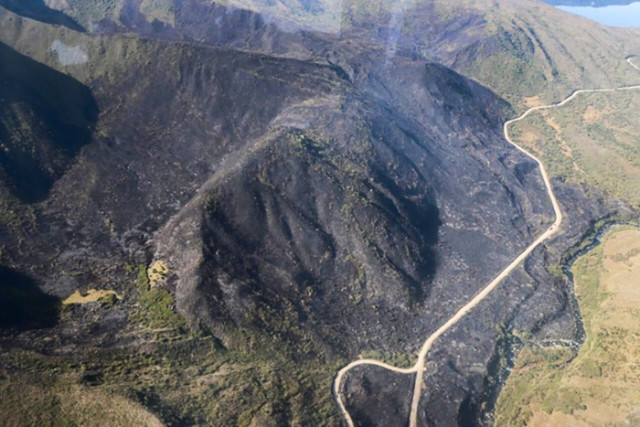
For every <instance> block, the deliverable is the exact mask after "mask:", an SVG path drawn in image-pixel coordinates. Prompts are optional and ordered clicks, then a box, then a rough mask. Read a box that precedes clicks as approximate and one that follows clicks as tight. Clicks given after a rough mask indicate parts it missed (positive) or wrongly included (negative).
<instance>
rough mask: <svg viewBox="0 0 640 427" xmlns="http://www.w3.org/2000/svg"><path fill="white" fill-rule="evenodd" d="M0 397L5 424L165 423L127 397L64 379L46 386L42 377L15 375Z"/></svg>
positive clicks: (1, 389)
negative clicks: (37, 378)
mask: <svg viewBox="0 0 640 427" xmlns="http://www.w3.org/2000/svg"><path fill="white" fill-rule="evenodd" d="M34 383H40V384H39V385H34ZM0 396H2V398H1V399H0V408H2V411H1V417H0V418H2V422H3V425H15V426H19V425H34V426H36V425H65V426H67V425H82V426H99V425H105V426H106V425H108V426H114V427H117V426H123V427H125V426H134V425H135V426H161V425H163V424H162V423H161V422H160V420H159V419H158V418H157V417H155V416H154V415H153V414H151V413H149V412H148V411H146V410H145V409H144V408H143V407H142V406H140V405H138V404H136V403H134V402H131V401H129V400H127V399H125V398H123V397H120V396H115V395H112V394H109V393H105V392H101V391H97V390H94V389H91V388H88V387H83V386H80V385H76V384H72V383H67V382H65V381H60V380H58V381H55V382H53V383H52V384H50V385H42V384H41V381H40V380H35V381H34V380H30V379H29V378H27V377H24V378H12V380H11V381H10V382H0Z"/></svg>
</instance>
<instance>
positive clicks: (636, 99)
mask: <svg viewBox="0 0 640 427" xmlns="http://www.w3.org/2000/svg"><path fill="white" fill-rule="evenodd" d="M639 95H640V91H632V92H615V93H597V94H587V95H582V96H580V97H578V98H577V99H576V100H575V101H573V102H571V103H569V104H568V105H566V106H564V107H562V108H558V109H555V110H551V111H545V112H542V113H537V114H533V115H531V116H530V117H529V118H527V119H525V120H523V121H522V122H519V123H516V124H515V125H514V128H513V131H514V134H515V135H516V139H517V141H520V142H521V143H522V144H523V145H524V146H525V147H527V148H529V149H531V150H532V151H534V152H535V153H537V154H539V155H540V157H541V159H542V161H543V163H545V164H546V165H548V168H549V170H550V172H551V174H552V175H553V176H561V177H563V178H565V179H566V180H567V181H569V182H573V183H586V184H588V185H590V186H592V187H596V188H599V189H601V190H604V191H606V192H608V193H609V194H611V195H613V196H615V197H617V198H621V199H624V200H626V201H628V202H630V203H632V204H633V205H635V206H639V207H640V186H639V185H638V182H640V145H639V144H638V141H639V140H640V115H638V114H637V112H638V111H639V110H640V96H639Z"/></svg>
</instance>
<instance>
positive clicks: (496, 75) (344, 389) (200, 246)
mask: <svg viewBox="0 0 640 427" xmlns="http://www.w3.org/2000/svg"><path fill="white" fill-rule="evenodd" d="M637 34H638V32H637V31H635V30H619V31H618V30H609V29H606V28H603V27H593V26H591V25H590V24H589V23H588V22H587V21H585V20H583V19H580V18H576V17H571V16H569V15H565V14H562V12H560V11H558V10H556V9H554V8H553V7H551V6H548V5H545V4H543V3H540V2H537V1H533V0H531V1H530V0H523V1H522V2H520V3H519V4H518V6H517V7H516V6H514V4H513V2H511V1H509V0H498V1H478V2H471V1H467V0H461V1H459V2H457V3H456V4H452V3H451V2H445V1H441V0H429V1H425V2H403V3H401V4H400V3H390V2H388V1H386V0H379V1H376V2H369V3H366V4H365V3H363V2H361V1H357V0H345V1H344V2H334V1H330V0H318V1H311V2H308V1H299V2H297V1H293V2H281V1H275V2H272V4H270V5H269V6H268V7H265V6H264V5H262V6H261V2H254V1H251V0H232V1H222V0H221V1H213V0H211V1H208V0H207V1H199V0H198V1H196V0H184V1H169V0H167V1H164V0H163V1H153V2H150V1H146V0H144V1H143V0H91V1H86V2H84V1H83V2H80V1H71V0H67V1H53V0H51V1H49V0H47V1H46V2H45V1H33V2H29V4H27V3H22V2H13V1H0V59H1V60H0V76H2V82H0V100H2V103H1V104H0V148H1V150H0V220H1V221H0V307H4V308H10V310H2V313H0V316H2V317H1V320H2V322H1V323H0V390H2V391H3V395H5V396H11V398H8V397H5V398H2V399H0V413H1V414H9V416H10V418H8V419H9V420H11V422H13V423H16V424H56V423H58V424H73V423H75V422H81V423H83V422H84V420H89V419H91V418H92V417H104V419H108V420H109V423H110V424H111V425H131V424H132V423H133V424H138V423H140V424H147V425H156V424H158V423H162V424H165V425H254V426H262V425H265V426H271V425H273V426H275V425H336V426H337V425H343V423H344V422H345V419H346V420H349V419H350V420H351V422H352V423H353V425H393V424H394V423H398V420H406V421H407V422H410V424H411V425H451V424H452V423H457V424H460V425H490V424H491V423H492V422H493V418H492V417H493V407H494V404H495V402H496V399H497V398H498V393H499V392H500V389H501V387H502V385H503V384H504V382H505V381H507V377H508V374H509V369H510V364H511V362H512V361H513V360H514V358H515V356H516V354H517V353H518V352H519V351H520V349H521V348H522V347H521V345H522V340H521V339H520V338H519V337H523V336H526V337H527V339H528V340H530V342H566V343H578V342H580V340H581V339H582V337H583V335H584V328H583V325H582V321H581V319H582V316H581V315H580V308H579V307H578V302H577V301H576V299H575V295H574V293H573V291H572V283H571V282H570V281H569V279H568V278H567V277H565V276H563V275H562V274H558V269H559V268H560V267H559V265H561V264H562V262H563V260H564V259H565V258H566V256H567V254H569V253H574V252H575V251H576V248H580V247H581V245H582V244H583V243H584V242H585V241H586V240H587V239H588V237H589V236H590V235H591V234H592V233H593V232H594V229H597V228H598V227H599V224H603V223H607V222H611V221H616V220H619V221H624V220H632V219H634V218H637V217H638V211H637V205H636V204H634V199H633V198H632V197H631V196H630V194H631V193H630V192H631V191H632V190H633V185H632V183H630V182H623V181H622V180H618V178H619V177H618V176H616V175H615V171H613V170H612V171H610V172H608V174H610V176H607V180H606V181H607V183H610V184H611V185H610V186H607V185H606V183H604V182H603V181H599V180H598V178H602V177H603V176H604V175H602V174H599V173H598V171H597V170H596V169H594V168H593V166H594V165H593V162H592V163H589V162H582V163H581V160H582V157H580V158H579V156H578V155H579V153H581V152H582V151H585V152H587V151H588V149H592V145H593V143H592V144H591V146H589V145H587V146H580V145H579V144H577V143H575V142H573V141H574V140H573V139H570V138H569V135H564V134H562V132H560V131H558V134H559V135H552V134H548V135H547V136H545V135H543V136H541V137H540V138H538V134H537V133H536V132H541V131H544V132H547V129H546V128H544V127H541V128H538V126H537V124H536V122H535V121H536V120H541V119H540V117H543V118H544V120H546V121H547V123H548V127H550V128H551V129H555V128H554V125H556V124H558V123H561V124H559V125H558V127H561V130H564V129H566V130H567V131H569V130H571V132H572V133H575V132H577V131H576V130H574V128H573V127H572V126H574V124H572V123H565V122H563V120H566V119H567V118H570V117H572V114H573V113H567V112H566V111H567V110H565V109H573V108H577V109H580V108H584V110H583V111H581V112H580V117H582V118H583V120H584V121H585V123H584V124H585V125H586V126H587V127H588V129H589V131H590V132H591V135H592V138H593V139H594V140H596V141H597V140H600V139H601V138H604V137H605V136H606V135H610V134H611V133H612V132H613V134H614V135H615V141H614V140H613V139H612V142H611V144H609V145H607V146H606V149H607V150H608V153H611V155H612V156H618V157H616V158H625V159H626V158H627V157H629V156H633V153H634V152H633V148H632V147H633V144H632V143H631V142H630V141H631V140H632V139H633V129H634V121H633V120H634V117H633V116H632V115H631V114H630V113H629V114H627V115H626V116H620V113H619V112H617V111H616V105H617V103H619V102H624V103H626V104H624V105H627V106H629V107H630V108H631V109H630V110H629V111H633V108H634V107H633V106H634V105H635V104H634V102H635V100H636V99H637V97H632V96H631V94H632V93H635V92H633V91H632V90H630V89H631V88H628V89H629V90H626V91H617V90H616V91H614V90H607V91H606V93H584V91H580V92H579V93H575V94H573V95H572V91H574V90H575V88H579V87H585V88H599V87H601V88H618V87H629V86H634V84H635V83H636V82H638V74H639V73H638V70H637V69H634V67H637V65H636V63H634V62H633V61H632V60H630V61H625V58H629V57H630V56H632V55H634V54H635V55H637V54H638V52H639V51H640V44H639V43H638V38H637V37H636V35H637ZM630 65H632V66H633V67H631V66H630ZM634 90H635V89H634ZM596 96H598V97H600V96H603V97H611V98H606V100H601V98H597V99H598V101H597V105H598V110H599V112H600V115H598V114H596V113H594V111H593V108H592V109H591V110H590V109H589V105H588V104H589V103H592V102H594V103H595V102H596V101H592V99H596V98H592V97H596ZM559 99H566V101H564V102H562V103H561V105H555V104H553V105H551V104H552V103H553V102H556V100H559ZM602 99H605V98H602ZM545 104H550V105H549V106H548V108H547V107H541V108H531V107H537V106H541V105H545ZM601 105H603V106H604V107H602V108H601V107H600V106H601ZM556 115H558V117H555V116H556ZM509 117H520V119H516V120H508V118H509ZM618 117H622V120H624V123H625V126H622V127H619V128H617V127H616V126H615V124H616V123H618V120H620V119H618ZM587 122H588V123H587ZM598 125H599V126H598ZM575 126H577V125H575ZM540 129H542V130H540ZM551 136H553V137H554V138H558V141H557V143H558V144H559V145H561V146H566V148H564V149H563V151H562V155H559V154H558V152H557V150H556V151H554V150H552V149H550V148H552V147H553V144H554V143H555V142H553V141H552V140H551V139H549V138H550V137H551ZM585 147H586V148H585ZM572 150H573V151H572ZM569 155H573V156H574V157H575V166H576V167H575V168H574V169H573V170H574V171H575V173H574V172H572V174H569V173H567V168H566V163H567V161H568V160H566V158H565V157H566V156H569ZM569 162H571V160H569ZM570 164H571V167H573V164H572V163H570ZM542 165H544V167H542ZM634 167H635V166H634V163H633V162H631V161H629V167H628V168H627V169H626V170H628V171H630V173H631V172H633V171H634ZM545 168H546V169H545ZM541 170H542V174H540V171H541ZM547 171H548V174H547ZM580 171H582V172H580ZM616 180H617V181H616ZM531 242H533V243H531ZM505 266H507V267H506V269H505ZM503 269H504V270H503ZM499 271H500V273H499V274H498V275H497V276H496V273H497V272H499ZM461 307H462V308H461ZM443 325H444V326H443ZM425 338H426V339H427V340H426V341H424V340H425ZM525 352H526V350H523V354H525V355H526V353H525ZM415 355H418V358H417V362H416V359H415ZM353 360H355V361H356V362H354V363H352V364H349V361H353ZM414 362H415V364H414ZM392 366H398V368H392ZM387 368H389V369H387ZM336 373H339V375H338V377H337V378H335V376H336ZM507 387H508V386H507ZM21 389H25V390H27V389H28V390H30V393H28V395H25V396H21V395H19V394H17V393H18V391H19V390H21ZM5 391H6V393H5ZM332 391H333V392H334V393H333V394H332ZM75 396H85V399H84V400H82V402H83V404H82V405H75V404H74V403H73V400H75ZM109 406H112V407H115V408H118V410H117V411H112V412H111V413H110V412H109V410H108V407H109ZM402 422H404V421H402Z"/></svg>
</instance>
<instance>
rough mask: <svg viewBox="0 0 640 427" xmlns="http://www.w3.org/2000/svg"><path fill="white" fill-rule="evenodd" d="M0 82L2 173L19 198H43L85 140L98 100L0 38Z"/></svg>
mask: <svg viewBox="0 0 640 427" xmlns="http://www.w3.org/2000/svg"><path fill="white" fill-rule="evenodd" d="M0 82H1V83H0V143H1V144H2V148H3V149H2V150H1V151H0V165H1V167H2V169H3V171H2V172H0V174H2V176H3V177H4V179H5V180H6V182H8V184H9V186H10V187H11V189H12V190H13V191H14V193H15V195H16V196H18V197H19V198H20V199H21V200H23V201H25V202H34V201H39V200H42V199H43V198H45V197H46V195H47V193H48V191H49V190H50V188H51V185H52V184H53V182H54V181H55V180H57V179H58V178H60V176H62V174H63V173H64V171H65V170H66V169H67V168H68V166H69V163H70V162H71V161H72V160H73V158H74V156H75V155H76V154H77V152H78V150H79V149H80V147H82V146H83V145H84V144H86V143H88V142H89V140H90V138H91V135H92V132H93V128H94V126H95V123H96V120H97V117H98V108H97V105H96V102H95V100H94V99H93V96H92V95H91V92H90V91H89V89H88V88H86V87H85V86H83V85H82V84H81V83H79V82H78V81H76V80H74V79H72V78H70V77H68V76H66V75H64V74H62V73H60V72H57V71H55V70H52V69H50V68H48V67H45V66H44V65H42V64H40V63H38V62H36V61H34V60H32V59H30V58H28V57H26V56H23V55H20V54H19V53H17V52H16V51H14V50H13V49H11V48H9V47H8V46H7V45H5V44H2V43H0Z"/></svg>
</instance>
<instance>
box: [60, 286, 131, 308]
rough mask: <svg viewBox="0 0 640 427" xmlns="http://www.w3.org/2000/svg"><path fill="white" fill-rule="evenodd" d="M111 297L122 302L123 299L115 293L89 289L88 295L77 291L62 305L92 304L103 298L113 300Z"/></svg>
mask: <svg viewBox="0 0 640 427" xmlns="http://www.w3.org/2000/svg"><path fill="white" fill-rule="evenodd" d="M111 297H115V298H117V299H120V300H121V299H122V297H121V296H120V295H118V294H117V293H116V292H115V291H107V290H102V289H89V290H88V291H87V294H86V295H82V294H81V293H80V291H78V290H76V291H75V292H74V293H72V294H71V295H70V296H69V297H68V298H67V299H65V300H64V301H62V304H64V305H70V304H88V303H90V302H98V301H100V300H102V299H103V298H111Z"/></svg>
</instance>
